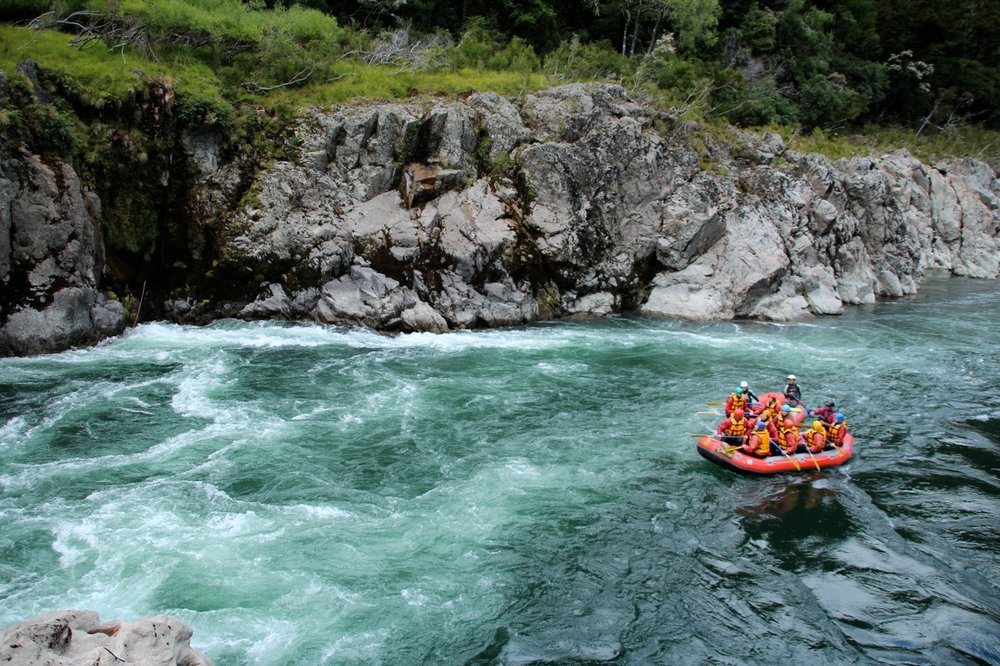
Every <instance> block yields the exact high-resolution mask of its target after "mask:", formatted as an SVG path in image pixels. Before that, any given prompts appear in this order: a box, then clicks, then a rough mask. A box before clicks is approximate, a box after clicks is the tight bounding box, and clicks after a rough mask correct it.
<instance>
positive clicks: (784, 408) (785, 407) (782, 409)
mask: <svg viewBox="0 0 1000 666" xmlns="http://www.w3.org/2000/svg"><path fill="white" fill-rule="evenodd" d="M781 411H783V412H790V411H792V408H791V407H789V406H788V405H782V406H781Z"/></svg>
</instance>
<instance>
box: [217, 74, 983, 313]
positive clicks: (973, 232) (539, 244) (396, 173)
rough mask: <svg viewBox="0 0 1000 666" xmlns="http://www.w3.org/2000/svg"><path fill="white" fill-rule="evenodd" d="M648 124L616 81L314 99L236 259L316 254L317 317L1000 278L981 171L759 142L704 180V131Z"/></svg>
mask: <svg viewBox="0 0 1000 666" xmlns="http://www.w3.org/2000/svg"><path fill="white" fill-rule="evenodd" d="M653 120H654V119H653V117H652V116H651V115H650V113H649V112H647V111H646V110H645V109H644V108H643V107H642V106H641V105H639V104H637V103H635V102H634V101H633V100H631V99H630V98H629V97H628V95H627V94H626V92H625V90H624V89H622V88H621V87H619V86H613V85H602V86H584V85H570V86H564V87H561V88H555V89H552V90H547V91H543V92H540V93H537V94H534V95H528V96H527V97H526V98H525V100H524V101H523V103H522V105H521V107H520V108H516V107H514V106H513V105H512V104H511V103H510V102H508V101H506V100H504V99H502V98H500V97H498V96H496V95H491V94H478V95H473V96H471V97H470V98H469V99H468V100H467V101H466V102H465V103H459V102H453V103H439V104H437V105H435V106H433V107H426V108H425V107H419V106H417V105H407V106H401V105H389V106H377V107H360V108H359V107H347V108H345V109H342V110H334V111H330V112H315V113H314V114H313V115H312V116H311V117H310V119H309V121H308V122H304V123H303V124H302V125H301V127H300V128H299V134H300V136H299V139H300V145H302V146H303V150H302V153H301V157H300V159H298V160H293V161H289V162H283V163H278V164H275V165H274V166H273V167H272V168H271V169H269V170H268V171H267V172H265V173H263V174H261V178H260V184H261V192H262V194H261V197H260V201H259V205H258V206H256V207H252V208H248V209H246V210H244V211H239V212H238V213H237V215H238V218H239V220H240V224H237V225H235V228H237V229H239V233H236V234H234V235H233V236H232V237H231V238H229V239H228V244H227V252H228V253H230V256H231V257H232V259H233V260H234V261H239V262H245V261H251V262H258V261H264V262H279V263H282V262H283V265H286V266H308V267H310V269H311V270H312V271H313V272H314V273H315V274H316V275H317V276H318V277H317V278H316V281H315V283H314V284H310V285H307V288H309V289H316V288H320V287H321V288H322V294H321V296H320V297H319V298H316V299H315V300H314V301H313V306H312V308H311V309H310V316H311V317H312V318H314V319H316V320H319V321H324V322H334V323H363V324H366V325H370V326H375V327H377V328H388V329H398V330H450V329H454V328H462V327H471V326H495V325H505V324H518V323H523V322H526V321H532V320H534V319H538V318H549V317H554V316H569V315H603V314H607V313H609V312H614V311H621V310H629V309H639V310H641V311H643V312H646V313H649V314H656V315H662V316H669V317H683V318H690V319H710V320H718V319H732V318H735V317H757V318H763V319H776V320H790V319H799V318H802V317H808V316H813V315H827V314H838V313H840V312H842V311H843V308H844V307H845V305H850V304H860V303H871V302H873V301H875V300H876V299H878V298H883V297H895V296H902V295H905V294H911V293H913V292H914V291H915V290H916V289H917V285H918V283H919V281H920V279H921V277H922V275H923V274H924V272H925V271H927V270H931V269H934V270H938V269H943V270H946V271H950V272H952V273H954V274H956V275H969V276H975V277H983V278H995V277H997V276H998V270H1000V267H998V240H997V236H998V233H997V232H998V224H1000V222H998V221H1000V208H998V200H1000V184H998V181H997V180H996V178H995V176H994V174H993V173H992V171H991V170H990V169H989V168H988V167H987V166H986V165H984V164H982V163H978V162H974V161H971V160H970V161H963V162H960V163H957V164H953V165H939V166H938V167H931V166H928V165H925V164H922V163H921V162H919V161H918V160H915V159H913V158H912V157H910V156H909V155H907V154H906V153H897V154H893V155H885V156H881V157H877V158H863V159H855V160H846V161H841V162H838V163H836V164H834V163H832V162H830V161H829V160H827V159H825V158H823V157H819V156H814V155H801V154H796V153H793V152H791V151H788V150H787V148H786V147H785V145H784V142H783V141H782V140H781V137H780V136H778V135H776V134H765V135H763V136H760V137H757V136H750V135H746V136H744V137H742V139H741V140H742V141H744V142H745V144H746V145H745V146H744V147H743V148H742V149H741V150H735V149H733V150H731V152H732V153H739V154H741V155H743V157H740V158H737V157H734V156H733V155H732V154H730V153H726V152H722V153H719V152H718V151H717V152H716V153H713V158H714V159H718V160H721V162H722V163H721V164H720V168H719V169H718V170H713V171H712V172H706V171H704V170H702V169H701V167H700V161H699V156H698V154H697V152H696V150H695V149H694V148H693V147H692V144H691V143H690V142H689V141H688V140H687V137H688V136H689V135H690V134H691V132H693V131H696V130H697V128H690V127H680V128H676V130H675V131H673V132H672V133H671V134H670V135H669V136H667V135H664V134H660V133H658V132H657V131H655V130H654V129H653V125H654V123H653ZM484 141H486V142H487V143H486V144H484V143H483V142H484ZM486 147H488V150H486V149H485V148H486ZM484 155H485V156H486V158H487V159H488V160H489V161H490V164H483V163H482V162H481V161H478V160H482V159H483V157H484ZM778 157H781V158H782V160H781V161H780V164H779V162H778V161H777V158H778ZM779 166H780V170H779ZM716 171H718V172H716ZM359 265H361V266H366V267H370V269H371V271H370V272H368V271H359V270H358V269H357V267H358V266H359ZM373 276H377V280H376V282H375V283H373V282H372V279H373ZM379 285H381V286H379ZM311 293H315V292H311ZM288 298H289V299H292V298H296V295H295V294H291V295H289V296H288ZM298 298H299V300H300V301H303V302H305V301H309V300H310V298H313V297H310V296H304V295H301V294H300V295H299V296H298ZM417 311H419V312H420V313H422V316H420V317H416V316H415V312H417ZM431 311H433V312H435V313H437V315H439V317H440V319H442V320H443V321H444V322H445V326H442V325H441V321H439V319H438V318H437V317H430V318H429V317H428V316H426V315H429V313H430V312H431ZM404 312H409V314H408V315H407V316H406V317H403V313H404ZM245 314H247V315H253V316H258V315H259V316H286V309H282V308H280V307H278V308H275V307H273V306H266V304H255V305H253V306H252V307H251V309H250V310H246V311H245Z"/></svg>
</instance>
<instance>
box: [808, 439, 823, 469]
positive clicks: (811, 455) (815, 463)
mask: <svg viewBox="0 0 1000 666" xmlns="http://www.w3.org/2000/svg"><path fill="white" fill-rule="evenodd" d="M806 451H808V452H809V457H810V458H812V460H813V465H816V471H817V472H818V471H820V469H819V461H818V460H816V456H814V455H813V452H812V451H811V450H810V449H809V444H806Z"/></svg>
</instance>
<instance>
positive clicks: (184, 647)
mask: <svg viewBox="0 0 1000 666" xmlns="http://www.w3.org/2000/svg"><path fill="white" fill-rule="evenodd" d="M0 639H2V640H0V663H4V664H10V666H37V665H39V664H46V665H47V666H83V665H84V664H86V665H87V666H111V665H112V664H119V665H121V664H135V665H136V666H140V665H141V666H150V665H154V664H155V665H157V666H212V661H211V660H210V659H209V658H208V657H206V656H205V655H203V654H201V653H200V652H198V651H196V650H194V649H193V648H192V647H191V628H190V627H189V626H188V625H186V624H184V623H183V622H181V621H180V620H178V619H177V618H173V617H168V616H166V615H158V616H156V617H152V618H142V619H140V620H136V621H135V622H124V623H123V622H118V621H115V622H107V623H101V622H100V619H99V618H98V615H97V613H94V612H93V611H80V610H73V611H57V612H54V613H48V614H46V615H42V616H40V617H37V618H34V619H32V620H27V621H25V622H21V623H19V624H16V625H14V626H12V627H8V628H7V629H6V630H4V631H3V634H2V636H0Z"/></svg>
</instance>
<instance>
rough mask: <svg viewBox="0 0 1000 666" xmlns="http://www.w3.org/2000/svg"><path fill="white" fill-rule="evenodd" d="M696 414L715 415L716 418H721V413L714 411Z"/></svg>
mask: <svg viewBox="0 0 1000 666" xmlns="http://www.w3.org/2000/svg"><path fill="white" fill-rule="evenodd" d="M698 413H699V414H715V415H716V416H722V413H721V412H715V411H711V412H698Z"/></svg>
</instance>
